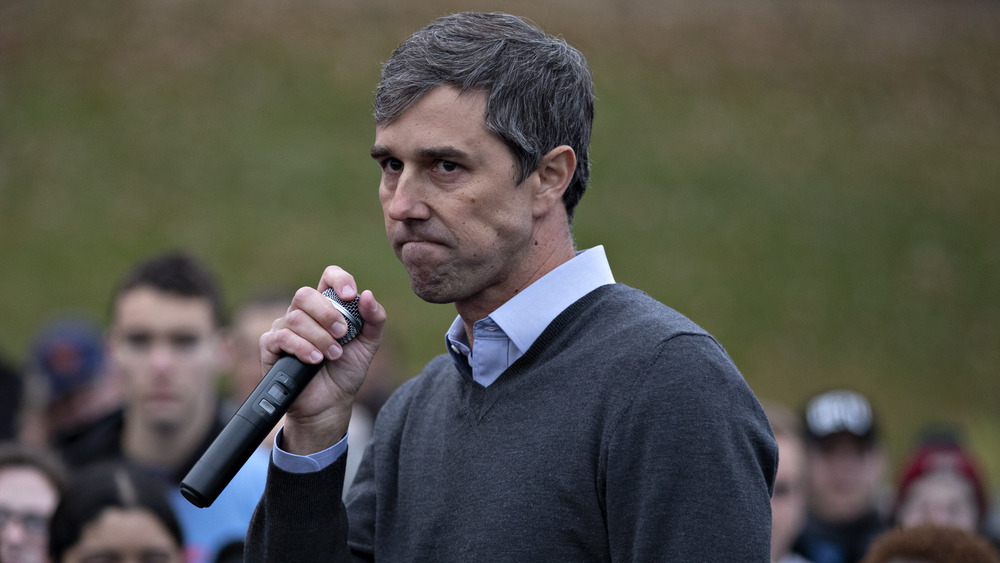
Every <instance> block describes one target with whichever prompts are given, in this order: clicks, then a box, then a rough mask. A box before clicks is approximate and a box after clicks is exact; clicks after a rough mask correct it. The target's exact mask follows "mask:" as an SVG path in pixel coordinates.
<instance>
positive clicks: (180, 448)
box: [63, 252, 268, 563]
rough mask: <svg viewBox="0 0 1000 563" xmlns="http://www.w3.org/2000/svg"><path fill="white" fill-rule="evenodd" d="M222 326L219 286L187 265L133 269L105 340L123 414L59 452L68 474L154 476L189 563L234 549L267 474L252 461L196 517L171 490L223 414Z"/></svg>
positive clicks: (258, 458)
mask: <svg viewBox="0 0 1000 563" xmlns="http://www.w3.org/2000/svg"><path fill="white" fill-rule="evenodd" d="M225 326H226V314H225V307H224V305H223V300H222V295H221V291H220V289H219V287H218V284H217V282H216V280H215V278H214V276H212V274H211V273H210V272H209V270H208V269H207V268H206V267H205V266H204V265H203V264H201V263H200V262H199V261H197V260H196V259H195V258H194V257H192V256H190V255H189V254H186V253H183V252H170V253H165V254H160V255H156V256H152V257H150V258H148V259H146V260H143V261H141V262H140V263H138V264H136V265H135V266H134V267H133V268H132V269H131V271H129V272H128V273H127V274H126V275H125V276H124V278H123V280H122V281H121V283H120V284H119V286H118V287H117V288H116V289H115V292H114V295H113V299H112V305H111V320H110V323H109V329H108V335H107V339H108V343H107V347H108V351H109V358H110V361H111V362H112V364H113V369H115V370H116V371H117V373H118V374H119V376H120V377H121V379H122V391H123V402H124V406H123V408H122V409H120V410H119V411H116V413H114V415H113V416H110V417H106V418H105V419H102V420H101V421H99V422H98V423H97V424H94V425H92V426H91V427H90V428H88V429H87V430H86V431H85V432H82V433H81V436H80V438H79V439H78V440H76V441H75V442H74V444H73V446H72V448H66V449H64V450H63V454H64V456H65V457H66V459H67V462H68V463H69V464H70V465H71V466H73V467H83V466H86V465H88V464H91V463H95V462H99V461H107V460H114V461H121V462H124V463H126V464H128V465H129V466H132V467H136V468H140V469H141V470H142V471H144V472H146V473H147V474H151V475H155V476H157V477H159V478H160V479H161V480H162V481H163V482H164V483H165V484H166V485H167V486H168V487H169V489H168V491H169V497H168V498H169V500H170V501H171V503H172V505H173V508H174V511H175V512H176V514H177V517H178V518H179V520H180V522H181V526H182V527H183V530H184V537H185V539H186V541H187V544H186V556H187V558H188V559H189V563H204V562H208V561H213V560H214V559H215V558H216V556H217V553H218V552H219V551H220V550H222V549H224V548H225V547H226V546H228V545H230V544H233V543H237V544H239V543H242V541H243V539H244V537H245V535H246V530H247V524H248V522H249V521H250V517H251V515H252V513H253V510H254V507H255V505H256V503H257V500H258V499H259V498H260V495H261V492H262V490H263V487H264V481H265V478H266V473H267V463H268V460H267V454H266V453H264V452H260V453H259V454H257V455H253V456H251V457H250V459H249V460H248V461H247V463H246V464H245V465H244V466H243V468H242V469H241V470H240V471H239V473H237V474H236V476H235V478H234V479H233V480H232V481H231V482H230V484H229V485H228V486H227V488H226V489H225V490H224V491H223V493H222V494H221V495H220V496H219V498H218V499H216V501H215V502H214V503H213V504H212V506H211V507H209V508H205V509H200V508H196V507H195V506H194V505H192V504H191V503H189V502H188V501H187V500H186V499H184V498H183V496H182V495H181V493H180V489H179V487H178V485H179V483H180V482H181V480H182V479H183V478H184V476H185V475H186V474H187V472H188V471H189V470H190V469H191V467H192V466H193V465H194V464H195V462H196V461H197V460H198V459H199V458H200V457H201V455H202V453H204V451H205V450H206V449H207V448H208V446H209V445H210V444H211V443H212V441H213V440H214V439H215V437H216V436H217V435H218V434H219V432H220V431H221V430H222V428H223V427H224V426H225V424H226V423H227V422H228V421H229V419H230V418H231V415H232V413H231V411H230V410H229V409H227V408H224V407H223V406H222V401H221V398H220V396H219V379H220V377H221V376H222V373H223V372H225V371H226V370H228V369H229V368H230V367H231V360H232V354H231V346H230V345H229V340H228V333H227V332H226V330H225Z"/></svg>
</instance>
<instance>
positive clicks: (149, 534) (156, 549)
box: [63, 508, 183, 563]
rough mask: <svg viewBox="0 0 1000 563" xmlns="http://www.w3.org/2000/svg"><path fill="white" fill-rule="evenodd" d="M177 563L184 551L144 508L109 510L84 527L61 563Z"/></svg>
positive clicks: (181, 559)
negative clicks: (150, 562)
mask: <svg viewBox="0 0 1000 563" xmlns="http://www.w3.org/2000/svg"><path fill="white" fill-rule="evenodd" d="M91 561H109V562H111V561H113V562H115V563H119V562H120V563H125V562H128V563H133V562H134V563H146V562H149V561H155V562H156V563H180V562H182V561H183V552H182V551H181V547H180V546H179V545H177V543H176V542H175V541H174V539H173V537H172V536H171V535H170V532H169V531H168V530H167V528H166V526H164V525H163V523H162V522H160V521H159V520H158V519H157V518H156V517H155V516H154V515H153V514H152V513H151V512H149V511H148V510H145V509H122V508H108V509H105V510H104V512H102V513H101V514H100V516H98V517H97V519H96V520H94V521H93V522H90V523H88V524H87V525H86V526H85V527H84V528H83V533H82V534H81V535H80V540H79V541H78V542H76V543H75V544H73V545H72V546H71V547H70V548H69V549H67V550H66V553H65V555H64V557H63V562H64V563H89V562H91Z"/></svg>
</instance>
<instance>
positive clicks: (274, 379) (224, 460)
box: [180, 289, 364, 508]
mask: <svg viewBox="0 0 1000 563" xmlns="http://www.w3.org/2000/svg"><path fill="white" fill-rule="evenodd" d="M323 295H324V296H325V297H326V298H327V299H329V300H330V301H331V302H332V303H333V305H334V306H335V307H337V309H339V310H340V312H341V314H343V315H344V320H345V321H346V322H347V334H346V335H344V337H343V338H340V339H339V340H338V342H340V344H341V345H344V344H347V343H348V342H350V341H351V340H353V339H354V337H355V336H357V335H358V333H360V332H361V328H362V327H363V326H364V320H363V319H362V318H361V314H360V313H359V311H358V300H359V299H360V296H359V297H355V298H354V300H353V301H351V302H349V303H345V302H343V301H341V300H340V298H339V297H337V294H336V293H335V292H334V291H333V289H327V290H326V291H324V292H323ZM322 366H323V364H322V363H319V364H306V363H303V362H301V361H299V360H298V359H297V358H295V357H294V356H283V357H281V358H279V359H278V361H277V362H275V363H274V365H273V366H272V367H271V369H270V370H268V372H267V375H265V376H264V378H263V379H261V380H260V383H258V384H257V387H256V388H254V390H253V392H252V393H250V396H249V397H248V398H247V400H246V401H244V402H243V405H242V406H240V408H239V410H238V411H236V414H235V415H233V418H232V419H231V420H230V421H229V423H228V424H226V427H225V428H223V429H222V432H220V433H219V435H218V436H217V437H216V438H215V440H214V441H213V442H212V445H211V446H209V447H208V449H207V450H205V453H204V454H202V456H201V458H199V459H198V462H197V463H195V464H194V467H192V468H191V470H190V471H189V472H188V474H187V475H186V476H185V477H184V479H183V480H182V481H181V486H180V488H181V494H182V495H184V498H186V499H187V500H188V501H189V502H190V503H191V504H193V505H195V506H197V507H198V508H205V507H208V506H211V505H212V503H213V502H215V499H216V498H218V497H219V495H220V494H221V493H222V491H223V489H225V488H226V486H227V485H229V482H230V481H232V480H233V477H234V476H236V473H237V472H238V471H239V470H240V468H242V467H243V465H244V464H245V463H246V461H247V460H248V459H250V456H251V455H253V453H254V451H255V450H256V449H257V448H258V447H259V446H260V444H261V442H263V441H264V438H266V437H267V435H268V434H269V433H270V432H271V430H273V429H274V427H275V426H276V425H277V424H278V421H279V420H281V417H283V416H284V415H285V413H286V412H288V407H289V406H291V404H292V403H293V402H295V399H296V397H298V396H299V394H300V393H301V392H302V390H303V389H305V387H306V385H308V384H309V382H310V381H311V380H312V378H313V376H315V375H316V373H317V372H319V370H320V368H321V367H322Z"/></svg>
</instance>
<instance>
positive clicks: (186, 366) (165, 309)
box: [110, 287, 225, 430]
mask: <svg viewBox="0 0 1000 563" xmlns="http://www.w3.org/2000/svg"><path fill="white" fill-rule="evenodd" d="M110 345H111V357H112V359H113V361H114V362H115V367H116V369H118V370H119V374H120V376H121V378H122V384H123V392H124V396H125V401H126V403H127V405H128V409H129V413H130V414H129V416H136V417H140V418H141V420H143V421H144V422H146V423H147V424H151V425H153V426H154V427H159V428H161V429H162V430H171V429H176V428H179V427H182V426H183V425H184V424H185V423H186V422H188V421H192V420H195V418H196V417H195V416H194V415H195V413H196V412H197V411H198V409H199V408H204V406H205V404H206V401H207V402H208V403H209V404H211V403H214V401H215V378H216V376H217V374H218V372H219V370H220V369H221V367H222V366H221V361H222V358H224V357H225V356H224V353H223V346H222V342H221V335H220V334H219V331H218V330H216V328H215V323H214V321H213V317H212V307H211V305H210V304H209V302H208V301H207V300H206V299H202V298H190V297H181V296H177V295H173V294H169V293H163V292H160V291H157V290H155V289H152V288H148V287H138V288H136V289H133V290H131V291H129V292H127V293H125V294H123V295H122V296H120V297H119V298H118V302H117V306H116V307H115V318H114V323H113V326H112V329H111V333H110Z"/></svg>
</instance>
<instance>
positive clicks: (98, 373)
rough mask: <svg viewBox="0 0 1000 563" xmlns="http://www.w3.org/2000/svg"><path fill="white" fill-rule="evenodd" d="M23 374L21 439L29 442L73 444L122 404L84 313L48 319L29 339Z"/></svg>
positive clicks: (99, 340)
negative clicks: (23, 395) (28, 355)
mask: <svg viewBox="0 0 1000 563" xmlns="http://www.w3.org/2000/svg"><path fill="white" fill-rule="evenodd" d="M25 374H26V378H27V384H26V387H27V393H26V399H25V405H24V406H25V409H24V415H23V416H22V421H21V424H22V428H21V431H20V433H19V439H20V440H21V441H24V442H27V443H32V444H38V445H43V444H46V445H51V446H52V447H54V448H56V449H59V450H61V449H64V448H67V447H71V444H72V443H73V442H74V441H75V440H76V439H77V438H78V437H79V433H80V432H81V431H82V430H83V429H85V428H87V427H88V426H89V425H90V424H91V423H94V422H95V421H97V420H99V419H101V418H102V417H104V416H107V415H109V414H110V413H112V412H113V411H115V410H116V409H117V408H118V407H119V406H120V404H121V388H120V385H119V382H118V379H117V378H116V377H114V374H113V373H112V372H111V370H109V369H108V365H107V361H106V357H105V351H104V336H103V334H102V333H101V329H100V328H99V327H98V325H97V323H95V322H94V321H92V320H91V319H90V318H87V317H83V316H74V315H64V316H60V317H58V318H55V319H53V320H51V321H49V322H47V323H46V324H45V325H44V326H43V327H42V328H41V329H40V330H39V331H38V334H37V335H36V336H35V340H34V342H33V343H32V346H31V357H30V358H29V360H28V362H27V365H26V366H25Z"/></svg>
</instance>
